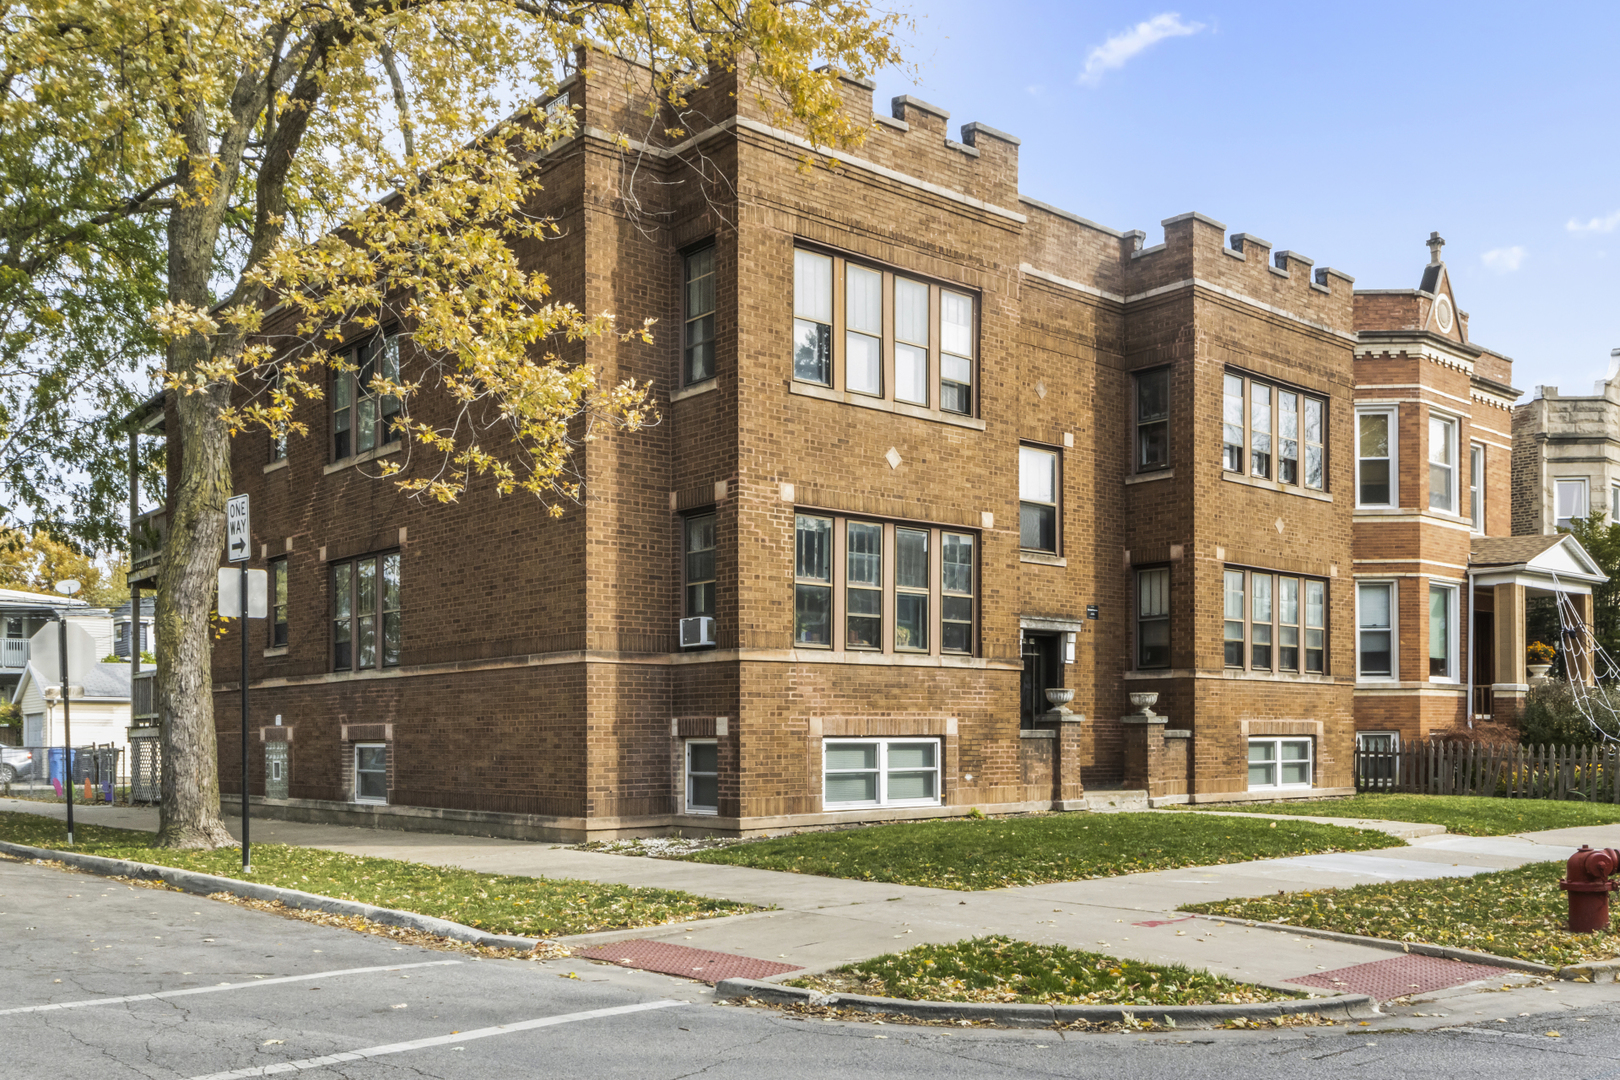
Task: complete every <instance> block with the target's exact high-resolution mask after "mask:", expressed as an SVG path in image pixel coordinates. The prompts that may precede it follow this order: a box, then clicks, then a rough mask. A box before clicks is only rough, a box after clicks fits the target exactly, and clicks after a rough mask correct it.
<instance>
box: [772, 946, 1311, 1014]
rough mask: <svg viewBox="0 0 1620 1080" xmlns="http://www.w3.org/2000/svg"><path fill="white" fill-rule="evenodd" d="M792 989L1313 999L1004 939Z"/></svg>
mask: <svg viewBox="0 0 1620 1080" xmlns="http://www.w3.org/2000/svg"><path fill="white" fill-rule="evenodd" d="M787 985H788V986H798V987H803V988H805V989H810V990H819V991H821V992H823V993H829V994H868V995H871V996H873V997H894V998H908V999H911V1000H914V1001H971V1002H995V1003H999V1004H1010V1003H1020V1004H1028V1005H1148V1006H1153V1005H1252V1004H1255V1003H1257V1002H1264V1001H1293V1000H1295V999H1298V998H1303V997H1305V996H1306V995H1305V994H1303V993H1290V992H1288V991H1284V990H1270V989H1267V988H1265V987H1261V986H1254V985H1252V984H1250V983H1244V982H1238V981H1236V980H1234V979H1228V978H1224V977H1222V976H1220V975H1213V974H1211V973H1210V972H1208V971H1203V970H1194V969H1192V968H1187V967H1183V966H1181V965H1180V964H1144V963H1139V962H1137V961H1135V960H1123V959H1121V958H1119V957H1117V956H1108V955H1105V954H1103V953H1094V952H1084V951H1082V950H1079V949H1070V948H1067V947H1065V946H1062V945H1037V944H1034V943H1033V942H1028V941H1015V940H1013V939H1011V938H1007V937H1002V936H999V935H996V936H991V937H979V938H972V939H970V940H968V941H958V942H956V943H955V944H951V945H919V946H917V947H916V948H914V949H907V950H906V951H905V952H903V953H888V954H886V955H884V956H877V957H873V958H872V959H870V960H863V961H861V962H860V963H858V964H847V965H845V966H844V967H841V968H838V969H837V970H835V971H828V972H823V973H822V974H819V975H810V976H806V977H804V978H800V979H793V980H790V981H789V982H788V983H787Z"/></svg>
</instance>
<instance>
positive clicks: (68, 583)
mask: <svg viewBox="0 0 1620 1080" xmlns="http://www.w3.org/2000/svg"><path fill="white" fill-rule="evenodd" d="M56 591H57V592H59V593H61V594H62V595H63V596H72V595H73V594H74V593H76V592H78V591H79V583H78V582H77V581H74V580H73V579H72V578H68V579H66V580H64V581H58V582H57V583H56ZM56 631H57V639H56V640H57V646H56V649H57V653H58V654H59V656H60V662H59V664H58V667H59V668H60V669H61V677H62V794H64V795H66V796H67V842H68V847H72V846H73V726H72V723H71V721H70V720H69V717H68V698H70V697H72V696H73V694H72V687H70V686H69V685H68V639H67V609H66V608H64V609H62V610H61V611H58V612H57V613H56ZM50 757H51V752H50V750H48V749H47V750H46V751H45V771H46V772H47V773H49V772H50ZM35 775H36V776H37V775H38V774H37V773H36V774H35Z"/></svg>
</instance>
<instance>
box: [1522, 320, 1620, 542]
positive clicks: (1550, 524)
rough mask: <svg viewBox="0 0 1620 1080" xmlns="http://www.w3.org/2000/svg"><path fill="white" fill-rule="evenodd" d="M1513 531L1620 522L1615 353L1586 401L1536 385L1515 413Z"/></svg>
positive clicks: (1619, 373) (1619, 377)
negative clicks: (1602, 517) (1597, 517)
mask: <svg viewBox="0 0 1620 1080" xmlns="http://www.w3.org/2000/svg"><path fill="white" fill-rule="evenodd" d="M1513 451H1514V459H1513V463H1514V470H1513V531H1514V532H1515V533H1519V534H1522V535H1532V534H1534V535H1551V534H1553V533H1555V532H1557V531H1558V530H1559V529H1561V528H1568V527H1569V523H1570V520H1571V519H1572V518H1581V517H1586V516H1587V515H1588V514H1592V513H1598V512H1602V513H1604V514H1606V515H1608V519H1609V520H1610V521H1611V522H1612V521H1617V520H1620V349H1613V350H1611V351H1610V353H1609V374H1608V377H1607V378H1604V379H1599V380H1598V381H1597V382H1596V383H1595V385H1593V387H1592V394H1591V396H1590V397H1587V396H1584V395H1576V394H1560V393H1559V392H1558V387H1556V386H1537V387H1536V388H1535V389H1534V390H1533V391H1531V396H1530V400H1529V401H1527V402H1525V403H1524V404H1523V405H1520V406H1518V407H1517V408H1515V409H1514V410H1513Z"/></svg>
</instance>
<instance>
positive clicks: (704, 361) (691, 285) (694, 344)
mask: <svg viewBox="0 0 1620 1080" xmlns="http://www.w3.org/2000/svg"><path fill="white" fill-rule="evenodd" d="M682 262H683V263H684V267H685V276H686V290H685V296H684V297H683V298H682V300H683V306H684V310H683V311H682V315H683V316H684V317H685V318H684V322H685V337H686V340H685V343H684V345H683V349H682V357H681V384H682V385H683V386H692V385H694V384H696V383H700V382H704V381H705V380H708V379H712V378H714V245H713V244H710V245H708V246H707V247H702V248H699V249H698V250H696V251H694V252H691V253H690V254H688V255H687V256H686V257H685V259H683V260H682Z"/></svg>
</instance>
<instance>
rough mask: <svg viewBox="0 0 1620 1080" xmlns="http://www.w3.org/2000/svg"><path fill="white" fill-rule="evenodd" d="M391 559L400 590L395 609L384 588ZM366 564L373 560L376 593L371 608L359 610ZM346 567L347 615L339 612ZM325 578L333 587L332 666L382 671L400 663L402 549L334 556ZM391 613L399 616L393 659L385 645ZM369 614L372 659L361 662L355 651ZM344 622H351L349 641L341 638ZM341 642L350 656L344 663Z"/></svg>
mask: <svg viewBox="0 0 1620 1080" xmlns="http://www.w3.org/2000/svg"><path fill="white" fill-rule="evenodd" d="M388 560H393V565H394V573H395V575H396V583H395V587H396V592H397V594H398V596H397V603H396V606H395V607H393V608H392V609H390V608H389V607H388V606H387V589H386V588H385V584H386V580H387V576H386V569H385V568H386V566H387V564H388ZM366 564H370V565H371V566H372V567H374V570H373V573H374V578H373V582H374V583H373V587H372V592H373V593H374V597H373V600H372V606H371V611H370V612H366V613H362V612H361V611H360V610H359V606H360V604H359V600H360V590H361V580H360V579H361V567H362V566H364V565H366ZM344 570H347V572H348V579H349V580H348V583H347V586H346V589H347V599H348V605H347V606H348V609H349V611H348V614H347V615H340V614H339V610H340V607H342V606H343V605H341V604H340V601H341V600H343V599H344V594H343V593H340V592H339V589H340V588H341V586H339V584H338V577H337V576H338V574H339V573H341V572H343V571H344ZM326 580H327V583H328V587H329V589H330V604H329V607H328V619H327V626H328V627H329V634H330V642H331V643H330V645H329V647H328V651H327V656H328V657H329V659H330V662H331V665H332V670H333V671H348V672H361V671H380V670H383V669H384V668H391V667H398V666H399V664H400V659H401V654H402V653H403V652H404V643H405V614H404V611H405V601H404V590H405V587H404V558H403V555H402V553H401V552H400V550H399V549H398V548H392V549H390V550H388V551H378V552H372V553H369V554H366V555H356V556H354V557H353V558H349V559H334V560H333V561H332V562H330V563H328V564H327V573H326ZM389 616H392V617H393V618H394V619H395V620H396V623H397V626H398V632H397V633H398V652H397V653H396V654H395V656H394V658H393V659H392V660H390V659H388V656H387V650H386V649H385V648H384V646H385V644H386V641H387V638H386V635H387V632H388V631H387V627H388V622H389ZM367 618H370V619H373V620H374V621H373V622H372V624H371V633H372V653H373V658H372V662H371V663H369V664H366V665H363V666H362V665H361V664H360V663H359V657H358V655H357V654H356V649H357V646H358V643H359V640H360V631H361V629H362V622H361V620H363V619H367ZM344 622H347V623H348V628H347V629H348V638H347V640H346V641H340V640H339V637H340V628H341V626H342V624H343V623H344ZM340 645H343V646H347V649H348V651H347V654H346V656H347V660H346V661H345V662H341V663H340V662H339V651H338V648H339V646H340Z"/></svg>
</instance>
